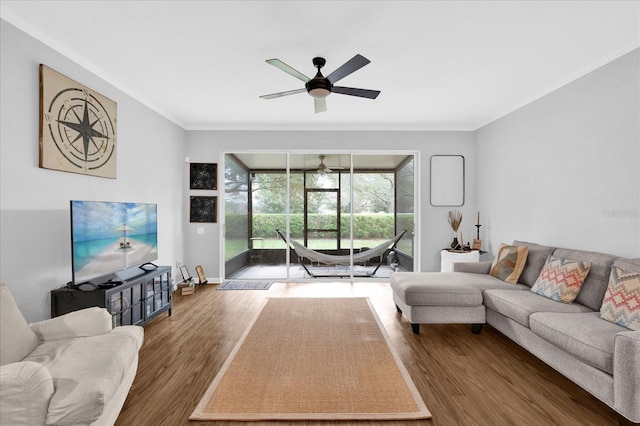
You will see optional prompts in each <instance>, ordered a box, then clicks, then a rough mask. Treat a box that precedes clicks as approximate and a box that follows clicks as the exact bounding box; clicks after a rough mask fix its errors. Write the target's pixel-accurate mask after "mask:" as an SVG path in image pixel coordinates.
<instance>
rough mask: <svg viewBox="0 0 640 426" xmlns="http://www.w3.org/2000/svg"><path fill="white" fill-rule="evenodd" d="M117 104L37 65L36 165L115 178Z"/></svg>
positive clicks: (49, 69) (53, 71)
mask: <svg viewBox="0 0 640 426" xmlns="http://www.w3.org/2000/svg"><path fill="white" fill-rule="evenodd" d="M116 138H117V105H116V103H115V102H114V101H112V100H111V99H109V98H106V97H105V96H102V95H101V94H99V93H97V92H95V91H93V90H91V89H89V88H88V87H86V86H83V85H82V84H80V83H78V82H76V81H74V80H72V79H70V78H68V77H66V76H64V75H62V74H60V73H59V72H57V71H55V70H53V69H51V68H49V67H47V66H46V65H42V64H40V167H41V168H44V169H51V170H60V171H64V172H71V173H79V174H84V175H90V176H99V177H104V178H111V179H115V178H116V157H117V155H116V154H117V143H116Z"/></svg>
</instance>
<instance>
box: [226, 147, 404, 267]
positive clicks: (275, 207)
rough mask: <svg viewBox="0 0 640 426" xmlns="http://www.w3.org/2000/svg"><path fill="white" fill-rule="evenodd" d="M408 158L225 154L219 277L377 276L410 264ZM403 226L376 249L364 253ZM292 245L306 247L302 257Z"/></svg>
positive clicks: (304, 154)
mask: <svg viewBox="0 0 640 426" xmlns="http://www.w3.org/2000/svg"><path fill="white" fill-rule="evenodd" d="M414 155H415V154H413V153H410V154H396V155H388V154H357V153H349V154H344V153H341V154H331V153H329V154H315V153H302V154H301V153H244V152H243V153H227V154H226V155H225V157H224V159H225V160H224V169H225V185H224V188H225V193H224V221H225V232H224V259H225V264H224V271H225V278H231V279H233V278H242V279H262V278H269V279H287V278H296V279H298V278H313V277H336V278H352V277H360V278H364V277H369V278H384V277H385V276H386V277H388V275H389V274H390V273H391V272H393V271H394V270H398V269H401V270H407V271H411V270H413V256H414V250H413V248H414V247H415V241H414V239H415V235H414V232H413V231H414V223H415V217H414V211H415V202H416V201H415V196H414V186H415V174H414V163H415V158H414ZM405 230H406V232H405V233H404V234H403V235H402V238H401V239H400V240H399V241H397V242H395V244H390V245H389V247H388V248H389V250H383V251H384V253H382V254H380V253H378V252H376V251H375V250H372V251H371V252H369V251H368V250H371V249H372V248H376V247H378V246H380V245H381V244H383V243H384V242H385V241H387V240H389V239H392V238H393V237H394V236H396V235H398V234H401V233H402V232H403V231H405ZM278 231H279V232H280V235H279V233H278ZM294 244H296V245H299V247H300V246H302V249H310V250H312V251H313V253H311V252H307V253H306V254H305V255H301V254H300V253H299V251H300V250H298V251H296V250H295V249H294ZM315 253H318V254H320V255H319V256H314V254H315ZM360 253H363V254H362V255H359V254H360ZM368 253H372V254H374V256H373V255H372V257H371V258H367V256H368ZM327 255H328V256H327ZM332 256H333V257H332ZM336 256H342V257H341V258H340V259H342V260H341V261H340V262H338V261H337V260H338V259H339V258H338V257H336ZM344 256H346V259H349V261H348V262H345V261H344V259H345V258H344ZM316 257H318V258H319V259H321V261H318V259H315V258H316ZM334 260H335V261H334ZM372 272H374V273H373V274H372Z"/></svg>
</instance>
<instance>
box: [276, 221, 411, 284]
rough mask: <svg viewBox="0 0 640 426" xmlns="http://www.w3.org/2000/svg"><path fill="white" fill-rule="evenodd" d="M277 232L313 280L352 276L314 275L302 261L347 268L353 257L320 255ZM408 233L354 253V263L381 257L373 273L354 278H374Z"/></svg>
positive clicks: (403, 232)
mask: <svg viewBox="0 0 640 426" xmlns="http://www.w3.org/2000/svg"><path fill="white" fill-rule="evenodd" d="M276 232H277V233H278V235H279V236H280V238H282V240H283V241H284V242H285V244H286V245H287V247H289V248H290V249H291V251H292V252H293V253H295V254H296V255H297V258H298V261H299V262H300V265H302V267H303V268H304V270H305V271H306V272H307V274H309V275H310V276H312V277H313V278H329V277H338V278H343V277H349V276H351V275H350V274H348V275H343V274H338V275H319V274H314V273H312V272H311V271H310V270H309V268H307V265H305V264H304V262H303V261H302V259H309V260H310V261H312V262H320V263H324V264H325V265H346V266H351V256H350V255H348V254H347V255H331V254H326V253H320V252H318V251H315V250H311V249H309V248H307V247H305V246H303V245H302V244H300V243H299V242H297V241H295V240H287V238H286V237H285V236H284V235H283V234H282V233H281V232H280V230H278V229H276ZM406 232H407V230H406V229H405V230H404V231H402V233H400V234H398V235H396V236H395V237H393V238H391V239H389V240H387V241H385V242H383V243H382V244H379V245H377V246H376V247H373V248H370V249H368V250H365V251H361V252H359V253H354V254H353V263H360V262H365V261H367V260H369V259H371V258H373V257H376V256H380V262H379V263H378V265H377V266H376V268H375V269H374V270H373V272H370V273H366V272H365V273H364V274H361V275H353V276H354V277H372V276H374V275H375V274H376V272H378V269H379V268H380V266H382V263H383V262H384V259H385V258H386V257H387V254H389V252H391V251H393V250H394V249H395V248H396V245H397V244H398V241H400V240H401V239H402V237H403V236H404V234H405V233H406ZM389 246H391V247H389Z"/></svg>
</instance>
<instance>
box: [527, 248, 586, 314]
mask: <svg viewBox="0 0 640 426" xmlns="http://www.w3.org/2000/svg"><path fill="white" fill-rule="evenodd" d="M590 269H591V262H581V261H575V260H567V259H558V258H556V257H552V256H548V257H547V261H546V262H545V264H544V266H543V267H542V271H540V275H539V276H538V279H537V280H536V282H535V283H534V284H533V286H532V287H531V291H533V292H534V293H537V294H539V295H541V296H545V297H548V298H549V299H552V300H555V301H558V302H562V303H571V302H573V301H574V300H575V298H576V297H577V296H578V293H580V288H581V287H582V283H583V282H584V280H585V278H587V274H589V270H590Z"/></svg>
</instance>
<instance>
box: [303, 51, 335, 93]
mask: <svg viewBox="0 0 640 426" xmlns="http://www.w3.org/2000/svg"><path fill="white" fill-rule="evenodd" d="M325 63H326V61H325V59H324V58H320V57H316V58H313V65H314V66H315V67H316V68H318V72H317V74H316V75H315V77H313V78H312V79H311V80H309V81H308V82H306V83H305V85H304V87H305V88H306V89H307V93H309V95H311V96H312V97H314V98H326V97H327V96H329V95H330V94H331V88H332V87H333V84H331V82H330V81H329V80H328V79H327V78H326V77H325V76H323V75H322V73H321V72H320V68H322V67H324V64H325Z"/></svg>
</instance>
